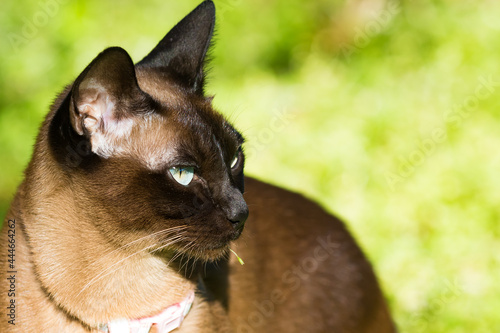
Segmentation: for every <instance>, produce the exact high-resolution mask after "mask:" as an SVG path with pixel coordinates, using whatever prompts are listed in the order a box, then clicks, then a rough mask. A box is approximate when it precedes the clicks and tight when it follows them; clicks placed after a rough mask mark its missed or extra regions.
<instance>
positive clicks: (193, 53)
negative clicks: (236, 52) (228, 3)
mask: <svg viewBox="0 0 500 333" xmlns="http://www.w3.org/2000/svg"><path fill="white" fill-rule="evenodd" d="M214 26H215V6H214V3H213V2H212V1H210V0H208V1H204V2H202V3H201V4H200V5H199V6H198V7H196V8H195V9H194V10H193V11H192V12H191V13H189V14H188V15H187V16H186V17H184V18H183V19H182V20H181V21H180V22H179V23H177V25H176V26H175V27H174V28H172V30H170V32H169V33H168V34H167V35H166V36H165V37H164V38H163V39H162V40H161V41H160V43H158V45H157V46H156V47H155V48H154V49H153V50H152V51H151V53H149V54H148V55H147V56H146V57H145V58H144V59H143V60H141V61H140V62H139V63H138V64H137V65H138V66H144V67H149V68H155V69H156V70H158V71H162V72H164V73H166V74H167V75H168V76H170V77H171V78H172V79H173V80H174V81H175V82H176V83H178V84H180V85H181V86H183V87H184V88H186V89H188V90H189V91H192V92H194V93H197V94H199V95H203V84H204V80H205V73H204V62H205V58H206V54H207V51H208V49H209V46H210V41H211V39H212V35H213V32H214Z"/></svg>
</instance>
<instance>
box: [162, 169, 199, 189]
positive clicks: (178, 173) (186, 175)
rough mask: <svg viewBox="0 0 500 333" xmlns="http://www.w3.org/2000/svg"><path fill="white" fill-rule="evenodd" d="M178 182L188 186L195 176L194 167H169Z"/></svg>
mask: <svg viewBox="0 0 500 333" xmlns="http://www.w3.org/2000/svg"><path fill="white" fill-rule="evenodd" d="M168 172H170V174H171V175H172V177H173V178H174V179H175V181H176V182H178V183H179V184H181V185H184V186H188V185H189V183H191V181H192V180H193V177H194V167H172V168H170V169H168Z"/></svg>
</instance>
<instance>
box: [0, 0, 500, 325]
mask: <svg viewBox="0 0 500 333" xmlns="http://www.w3.org/2000/svg"><path fill="white" fill-rule="evenodd" d="M198 3H199V1H198V0H185V1H165V0H145V1H141V2H139V1H120V2H116V1H102V0H101V1H97V0H86V1H68V0H64V1H63V0H61V1H57V0H41V1H34V0H33V1H27V0H16V1H14V0H4V1H2V10H1V11H0V32H1V34H0V50H1V51H0V155H1V156H2V163H1V170H0V175H1V176H0V177H1V178H0V209H1V213H2V216H4V215H5V214H6V210H7V207H8V205H9V202H10V200H11V198H12V196H13V194H14V192H15V188H16V186H17V185H18V184H19V183H20V181H21V179H22V171H23V169H24V167H25V166H26V163H27V162H28V160H29V158H30V155H31V151H32V145H33V143H34V138H35V135H36V134H37V129H38V126H39V124H40V123H41V121H42V119H43V117H44V115H45V114H46V113H47V110H48V107H49V105H50V104H51V102H52V100H53V99H54V97H55V96H56V93H58V92H59V91H60V90H61V89H62V87H63V86H64V85H65V84H67V83H69V82H71V81H72V80H73V79H74V78H75V77H76V76H77V75H78V74H79V73H80V71H81V70H82V69H83V68H84V67H85V66H86V65H87V64H88V63H89V62H90V61H91V60H92V59H93V58H94V56H96V55H97V53H98V52H100V51H101V50H103V49H104V48H105V47H107V46H112V45H119V46H122V47H124V48H125V49H126V50H128V51H129V53H130V54H131V55H132V57H133V59H135V60H136V61H138V60H140V59H141V58H142V57H143V56H144V55H145V54H146V53H147V52H148V51H149V50H150V49H151V48H152V47H153V46H154V45H156V43H157V42H158V41H159V40H160V38H161V37H163V35H164V34H165V33H166V32H167V31H168V29H170V28H171V27H172V26H173V25H174V24H175V23H176V22H177V21H178V20H180V19H181V18H182V17H183V16H184V15H185V14H187V13H188V12H189V11H190V10H191V9H193V8H194V7H195V6H196V5H197V4H198ZM215 3H216V6H217V9H218V30H217V43H216V47H215V49H214V50H213V53H212V56H213V62H212V70H211V72H210V77H211V79H210V81H209V86H208V92H209V93H211V94H216V97H215V100H214V103H215V105H216V106H217V107H218V109H219V110H220V111H221V112H223V113H224V114H226V115H227V116H228V117H229V119H231V120H232V121H233V122H234V123H235V125H236V127H237V128H239V129H240V130H241V131H242V132H243V133H244V135H245V136H246V138H247V144H246V151H247V155H248V160H247V161H248V164H247V174H250V175H254V176H256V177H258V178H260V179H263V180H266V181H269V182H272V183H275V184H279V185H281V186H284V187H286V188H289V189H293V190H296V191H299V192H301V193H304V194H305V195H307V196H308V197H310V198H313V199H315V200H317V201H318V202H320V203H321V204H322V205H323V206H324V207H325V208H326V209H328V210H329V211H331V212H333V213H335V214H337V215H339V216H340V217H342V218H343V219H345V221H346V222H347V224H348V226H349V228H350V229H351V230H352V232H353V233H354V235H355V236H356V237H357V239H358V241H359V243H360V244H361V245H362V247H363V248H364V250H365V251H366V253H367V254H368V256H369V257H370V259H371V260H372V262H373V263H374V266H375V269H376V271H377V273H378V275H379V277H380V280H381V282H382V285H383V288H384V290H385V292H386V294H387V297H388V299H389V302H390V306H391V308H392V311H393V313H394V316H395V319H396V321H397V324H398V326H399V328H400V330H401V332H499V331H500V319H499V318H500V316H499V314H500V297H499V296H500V284H499V283H498V281H500V265H499V263H500V242H499V240H500V227H499V223H498V222H499V217H500V207H499V205H498V203H499V202H500V200H499V199H500V190H499V189H500V176H499V171H500V154H499V153H498V152H497V150H498V149H500V113H499V107H500V98H499V97H500V71H499V61H498V58H499V56H500V43H499V40H500V39H499V38H500V20H499V19H498V18H499V17H500V2H497V1H486V0H485V1H451V0H434V1H431V0H421V1H402V2H399V1H387V0H371V1H370V0H365V1H362V0H351V1H335V0H313V1H303V0H286V1H285V0H252V1H243V0H215Z"/></svg>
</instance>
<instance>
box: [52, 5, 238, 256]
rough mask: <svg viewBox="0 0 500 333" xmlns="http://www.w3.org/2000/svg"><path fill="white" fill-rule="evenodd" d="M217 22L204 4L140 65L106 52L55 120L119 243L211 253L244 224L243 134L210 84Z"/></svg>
mask: <svg viewBox="0 0 500 333" xmlns="http://www.w3.org/2000/svg"><path fill="white" fill-rule="evenodd" d="M214 23H215V7H214V5H213V3H212V1H205V2H203V3H202V4H201V5H199V6H198V7H197V8H196V9H195V10H194V11H192V12H191V13H190V14H189V15H188V16H186V17H185V18H184V19H183V20H182V21H180V22H179V23H178V24H177V25H176V26H175V27H174V28H173V29H172V30H171V31H170V32H169V33H168V34H167V35H166V36H165V37H164V38H163V39H162V40H161V41H160V43H159V44H158V45H157V46H156V47H155V48H154V49H153V50H152V51H151V53H149V54H148V55H147V56H146V57H145V58H144V59H143V60H142V61H140V62H139V63H137V64H136V65H134V63H133V61H132V59H131V58H130V56H129V55H128V54H127V52H126V51H125V50H123V49H121V48H118V47H112V48H108V49H106V50H104V51H103V52H102V53H100V54H99V55H98V56H97V57H96V58H95V59H94V60H93V61H92V62H91V63H90V64H89V65H88V66H87V68H86V69H85V70H84V71H83V72H82V73H81V74H80V75H79V76H78V78H77V79H76V80H75V81H74V83H73V85H72V86H71V87H70V88H69V89H68V90H67V91H66V94H65V95H64V98H63V101H62V102H61V103H60V105H58V109H57V111H56V112H55V114H54V117H53V119H52V120H51V123H50V130H49V142H50V147H51V149H52V153H53V156H54V157H55V159H56V160H57V162H58V164H59V165H60V166H61V169H62V170H64V173H65V175H66V176H67V177H69V178H70V180H71V184H72V186H73V192H74V193H75V196H76V197H77V203H78V204H79V207H83V208H82V209H83V210H85V211H87V213H88V215H87V216H88V218H91V219H92V220H93V223H95V225H96V226H97V227H98V228H99V230H100V231H101V232H102V233H103V234H104V235H106V236H107V237H108V238H109V239H110V241H112V242H114V243H116V245H117V246H123V245H126V244H129V245H130V244H134V246H137V247H142V248H144V249H146V248H147V249H149V250H150V251H160V250H167V251H172V252H176V253H182V254H188V255H189V256H191V257H196V258H201V259H206V260H212V259H216V258H218V257H220V256H221V255H222V254H224V253H225V252H226V251H227V249H228V245H229V242H230V241H232V240H235V239H236V238H238V237H239V235H240V233H241V231H242V229H243V225H244V223H245V220H246V219H247V216H248V208H247V205H246V203H245V201H244V199H243V195H242V193H243V190H244V187H243V165H244V156H243V152H242V144H243V138H242V136H241V135H240V134H239V133H238V132H237V131H236V130H235V129H234V127H233V126H231V124H229V123H228V122H227V121H226V120H225V119H224V117H223V116H222V115H221V114H219V113H218V112H216V111H215V110H214V109H213V108H212V105H211V102H212V98H211V97H206V96H205V95H204V89H203V87H204V81H205V72H204V67H205V58H206V54H207V51H208V48H209V46H210V41H211V37H212V34H213V30H214Z"/></svg>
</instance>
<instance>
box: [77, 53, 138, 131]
mask: <svg viewBox="0 0 500 333" xmlns="http://www.w3.org/2000/svg"><path fill="white" fill-rule="evenodd" d="M145 97H146V96H145V93H144V92H142V91H141V90H140V88H139V85H138V83H137V78H136V75H135V68H134V63H133V61H132V59H131V58H130V56H129V55H128V53H127V52H126V51H125V50H123V49H122V48H119V47H111V48H108V49H106V50H104V51H103V52H101V53H100V54H99V55H98V56H97V57H96V58H95V59H94V60H93V61H92V62H91V63H90V64H89V65H88V66H87V68H85V70H84V71H83V72H82V73H81V74H80V76H79V77H78V78H77V79H76V81H75V83H74V84H73V88H72V92H71V104H70V120H71V124H72V126H73V128H74V130H75V131H76V132H77V133H78V134H79V135H86V136H88V137H90V136H92V135H93V134H95V133H98V132H100V133H105V132H106V131H107V130H113V129H114V128H117V127H118V126H117V125H118V122H119V121H120V120H121V119H123V118H125V117H127V114H128V113H132V112H135V111H137V110H135V108H134V107H133V106H134V104H138V102H139V101H141V100H144V99H145Z"/></svg>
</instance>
